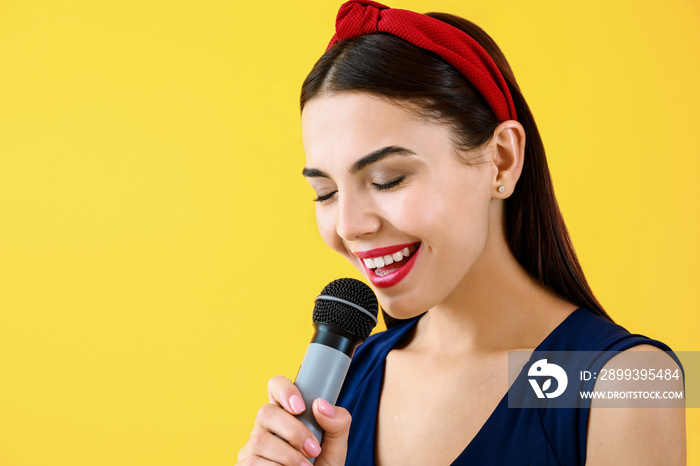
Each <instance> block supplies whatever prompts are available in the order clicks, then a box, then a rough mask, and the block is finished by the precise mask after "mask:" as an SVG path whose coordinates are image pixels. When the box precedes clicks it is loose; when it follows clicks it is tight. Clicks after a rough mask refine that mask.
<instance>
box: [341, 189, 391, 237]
mask: <svg viewBox="0 0 700 466" xmlns="http://www.w3.org/2000/svg"><path fill="white" fill-rule="evenodd" d="M337 215H338V216H337V219H336V227H335V229H336V233H337V234H338V236H340V237H341V238H342V239H344V240H345V241H356V240H358V239H361V238H363V237H366V236H367V235H371V234H373V233H376V232H377V231H379V229H380V228H381V225H382V222H381V218H380V216H379V215H378V214H377V212H376V209H375V208H374V206H373V204H372V202H371V200H370V199H367V198H366V197H365V196H363V195H362V194H359V193H358V194H357V195H352V194H350V195H345V196H339V198H338V212H337Z"/></svg>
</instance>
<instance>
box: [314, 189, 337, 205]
mask: <svg viewBox="0 0 700 466" xmlns="http://www.w3.org/2000/svg"><path fill="white" fill-rule="evenodd" d="M337 192H338V191H333V192H332V193H328V194H324V195H318V196H316V199H314V202H323V201H327V200H328V199H330V198H332V197H333V195H334V194H335V193H337Z"/></svg>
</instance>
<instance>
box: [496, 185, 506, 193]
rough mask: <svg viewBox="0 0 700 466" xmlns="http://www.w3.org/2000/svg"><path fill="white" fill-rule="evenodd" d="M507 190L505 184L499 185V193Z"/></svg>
mask: <svg viewBox="0 0 700 466" xmlns="http://www.w3.org/2000/svg"><path fill="white" fill-rule="evenodd" d="M505 190H506V187H505V186H499V187H498V192H499V193H502V192H503V191H505Z"/></svg>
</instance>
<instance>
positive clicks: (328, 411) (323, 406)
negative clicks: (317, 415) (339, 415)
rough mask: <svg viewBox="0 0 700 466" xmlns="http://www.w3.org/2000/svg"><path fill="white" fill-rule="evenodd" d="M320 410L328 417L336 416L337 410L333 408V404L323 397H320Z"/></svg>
mask: <svg viewBox="0 0 700 466" xmlns="http://www.w3.org/2000/svg"><path fill="white" fill-rule="evenodd" d="M318 410H319V411H321V414H323V415H325V416H326V417H329V418H331V419H332V418H334V417H335V410H334V409H333V406H331V404H330V403H329V402H327V401H326V400H324V399H323V398H319V399H318Z"/></svg>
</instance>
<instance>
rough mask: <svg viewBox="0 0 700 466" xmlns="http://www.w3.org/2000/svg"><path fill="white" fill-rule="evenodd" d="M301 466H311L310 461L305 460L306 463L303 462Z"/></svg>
mask: <svg viewBox="0 0 700 466" xmlns="http://www.w3.org/2000/svg"><path fill="white" fill-rule="evenodd" d="M299 466H311V463H309V462H308V461H306V460H304V461H302V462H301V463H300V464H299Z"/></svg>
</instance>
